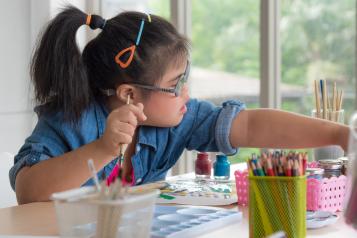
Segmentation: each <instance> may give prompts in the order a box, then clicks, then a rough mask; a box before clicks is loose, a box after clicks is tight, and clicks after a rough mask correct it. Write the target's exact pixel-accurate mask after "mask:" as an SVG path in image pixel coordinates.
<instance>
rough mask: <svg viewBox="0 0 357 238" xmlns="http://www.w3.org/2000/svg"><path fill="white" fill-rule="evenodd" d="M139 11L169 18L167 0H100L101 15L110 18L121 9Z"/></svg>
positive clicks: (168, 2)
mask: <svg viewBox="0 0 357 238" xmlns="http://www.w3.org/2000/svg"><path fill="white" fill-rule="evenodd" d="M128 10H132V11H141V12H147V13H153V14H155V15H159V16H162V17H164V18H166V19H170V1H168V0H102V15H103V17H105V18H110V17H113V16H115V15H117V14H118V13H119V12H121V11H128Z"/></svg>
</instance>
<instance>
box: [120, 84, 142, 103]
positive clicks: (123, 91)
mask: <svg viewBox="0 0 357 238" xmlns="http://www.w3.org/2000/svg"><path fill="white" fill-rule="evenodd" d="M138 93H139V92H138V90H136V88H135V87H133V86H131V85H129V84H122V85H120V86H119V87H117V90H116V96H117V98H118V99H119V100H120V101H121V102H123V103H126V102H127V99H128V96H130V99H131V100H135V99H136V98H137V97H138Z"/></svg>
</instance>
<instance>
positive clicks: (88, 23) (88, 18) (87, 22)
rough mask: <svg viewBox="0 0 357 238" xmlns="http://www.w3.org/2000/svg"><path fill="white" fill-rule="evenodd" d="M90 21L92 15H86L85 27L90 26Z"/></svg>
mask: <svg viewBox="0 0 357 238" xmlns="http://www.w3.org/2000/svg"><path fill="white" fill-rule="evenodd" d="M91 19H92V15H91V14H88V15H87V20H86V25H88V26H89V25H90V21H91Z"/></svg>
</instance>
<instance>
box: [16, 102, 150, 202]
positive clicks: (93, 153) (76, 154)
mask: <svg viewBox="0 0 357 238" xmlns="http://www.w3.org/2000/svg"><path fill="white" fill-rule="evenodd" d="M145 120H146V116H145V114H144V112H143V105H142V104H141V103H138V104H137V105H134V104H130V105H124V106H122V107H119V108H118V109H115V110H113V111H112V112H111V113H110V114H109V116H108V118H107V122H106V128H105V132H104V134H103V136H102V137H101V138H99V139H97V140H95V141H93V142H92V143H89V144H86V145H83V146H81V147H79V148H78V149H75V150H73V151H70V152H68V153H65V154H63V155H60V156H57V157H53V158H50V159H48V160H44V161H41V162H40V163H37V164H35V165H33V166H31V167H23V168H22V169H21V170H20V171H19V172H18V174H17V176H16V182H15V190H16V196H17V200H18V203H19V204H23V203H29V202H39V201H48V200H49V197H50V195H51V194H52V193H54V192H60V191H64V190H68V189H72V188H76V187H79V186H81V185H82V184H83V183H84V182H86V181H87V180H88V179H89V178H90V177H91V174H90V172H89V169H88V165H87V161H88V159H89V158H91V159H93V161H94V165H95V167H96V168H97V170H100V169H102V168H103V167H104V166H105V165H107V164H108V163H109V162H111V161H112V160H113V158H115V157H116V156H118V155H119V150H120V149H119V148H120V146H119V145H120V144H130V143H131V142H132V140H133V136H134V134H135V129H136V126H137V125H138V122H141V121H145ZM127 151H128V150H127ZM125 157H128V156H125ZM125 164H126V163H125V162H124V168H123V169H124V173H125V171H126V169H127V168H125Z"/></svg>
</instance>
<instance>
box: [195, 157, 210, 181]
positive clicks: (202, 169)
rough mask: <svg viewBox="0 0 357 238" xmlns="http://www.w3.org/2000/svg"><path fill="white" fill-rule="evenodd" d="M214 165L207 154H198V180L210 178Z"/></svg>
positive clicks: (196, 164) (196, 171)
mask: <svg viewBox="0 0 357 238" xmlns="http://www.w3.org/2000/svg"><path fill="white" fill-rule="evenodd" d="M211 169H212V163H211V160H210V159H209V158H208V154H207V153H204V152H202V153H198V154H197V159H196V161H195V174H196V178H210V177H211Z"/></svg>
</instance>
